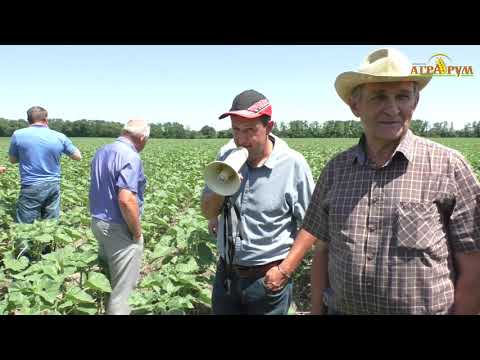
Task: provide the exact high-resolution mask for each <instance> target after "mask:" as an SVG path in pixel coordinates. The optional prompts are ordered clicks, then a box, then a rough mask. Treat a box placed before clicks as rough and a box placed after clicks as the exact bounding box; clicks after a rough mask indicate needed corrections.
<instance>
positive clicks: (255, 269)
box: [220, 258, 283, 279]
mask: <svg viewBox="0 0 480 360" xmlns="http://www.w3.org/2000/svg"><path fill="white" fill-rule="evenodd" d="M282 261H283V259H282V260H276V261H272V262H270V263H268V264H263V265H257V266H243V265H236V264H232V270H233V271H234V272H235V274H236V275H237V276H238V277H240V278H247V279H253V278H260V277H263V276H265V274H266V273H267V272H268V270H270V269H271V268H272V267H274V266H277V265H279V264H280V263H281V262H282ZM220 262H222V263H223V264H224V265H225V260H224V259H223V258H220Z"/></svg>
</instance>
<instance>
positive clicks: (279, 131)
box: [0, 118, 480, 139]
mask: <svg viewBox="0 0 480 360" xmlns="http://www.w3.org/2000/svg"><path fill="white" fill-rule="evenodd" d="M27 126H28V123H27V121H25V120H23V119H18V120H8V119H4V118H0V137H3V136H6V137H9V136H11V135H12V134H13V132H14V131H15V130H17V129H21V128H24V127H27ZM49 126H50V128H52V129H54V130H57V131H60V132H62V133H64V134H65V135H67V136H68V137H108V138H112V137H117V136H118V135H120V132H121V130H122V127H123V124H121V123H119V122H111V121H104V120H86V119H81V120H76V121H69V120H63V119H49ZM410 128H411V129H412V131H413V132H414V133H415V134H417V135H420V136H425V137H480V121H474V122H472V123H467V124H466V125H465V126H464V128H463V129H461V130H455V129H454V128H453V123H451V122H450V123H449V122H447V121H441V122H435V123H433V124H432V125H430V124H429V123H428V121H426V120H421V119H415V120H412V123H411V125H410ZM362 132H363V128H362V125H361V123H360V121H358V120H348V121H341V120H328V121H325V122H323V123H320V122H318V121H313V122H308V121H306V120H293V121H290V122H288V123H286V122H280V123H278V124H276V125H275V127H274V129H273V133H274V134H275V135H278V136H280V137H284V138H312V137H313V138H358V137H360V135H361V134H362ZM150 137H152V138H166V139H213V138H231V137H232V130H231V129H227V130H220V131H216V130H215V129H214V128H213V127H211V126H208V125H205V126H203V127H202V128H201V129H200V130H199V131H196V130H191V129H190V128H189V127H188V126H187V127H184V126H183V125H182V124H180V123H178V122H166V123H157V124H151V130H150Z"/></svg>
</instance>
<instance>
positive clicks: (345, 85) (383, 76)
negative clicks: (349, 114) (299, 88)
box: [335, 48, 432, 105]
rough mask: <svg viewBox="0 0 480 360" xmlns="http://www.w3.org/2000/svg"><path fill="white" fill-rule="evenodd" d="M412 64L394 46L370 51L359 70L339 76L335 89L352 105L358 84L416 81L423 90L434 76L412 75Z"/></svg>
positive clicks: (419, 88)
mask: <svg viewBox="0 0 480 360" xmlns="http://www.w3.org/2000/svg"><path fill="white" fill-rule="evenodd" d="M411 70H412V64H411V63H410V61H409V60H408V58H407V57H406V56H405V55H403V54H402V53H401V52H400V51H398V50H396V49H392V48H385V49H378V50H375V51H373V52H372V53H370V54H369V55H368V56H367V57H366V58H365V60H364V61H363V64H362V65H360V68H359V69H358V71H348V72H344V73H342V74H340V75H338V76H337V79H336V80H335V89H336V90H337V93H338V95H339V96H340V97H341V98H342V100H343V101H344V102H345V103H346V104H348V105H350V96H351V94H352V91H353V89H355V88H356V87H357V86H358V85H362V84H366V83H377V82H394V81H416V82H417V83H418V90H419V91H420V90H422V89H423V88H424V87H425V86H426V85H427V84H428V82H429V81H430V80H431V79H432V76H431V75H430V76H424V75H423V76H415V75H411V74H410V73H411Z"/></svg>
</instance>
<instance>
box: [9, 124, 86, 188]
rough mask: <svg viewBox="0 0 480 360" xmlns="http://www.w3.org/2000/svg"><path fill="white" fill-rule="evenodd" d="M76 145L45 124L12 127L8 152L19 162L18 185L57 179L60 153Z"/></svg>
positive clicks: (70, 153)
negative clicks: (19, 183)
mask: <svg viewBox="0 0 480 360" xmlns="http://www.w3.org/2000/svg"><path fill="white" fill-rule="evenodd" d="M76 150H77V148H76V147H75V146H74V145H73V144H72V142H71V141H70V139H69V138H68V137H66V136H65V135H64V134H62V133H60V132H58V131H55V130H51V129H50V128H48V126H45V125H30V126H29V127H28V128H24V129H19V130H17V131H15V132H14V133H13V135H12V138H11V140H10V149H9V151H8V153H9V154H10V155H11V156H15V157H16V158H17V160H18V162H19V169H20V179H21V184H22V185H34V184H40V183H45V182H53V181H60V156H61V155H62V154H66V155H68V156H70V155H72V154H73V153H74V152H75V151H76Z"/></svg>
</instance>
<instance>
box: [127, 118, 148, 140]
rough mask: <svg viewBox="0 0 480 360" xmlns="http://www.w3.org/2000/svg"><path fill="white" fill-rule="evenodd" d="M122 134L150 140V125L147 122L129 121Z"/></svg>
mask: <svg viewBox="0 0 480 360" xmlns="http://www.w3.org/2000/svg"><path fill="white" fill-rule="evenodd" d="M122 134H124V135H125V134H128V135H130V136H132V137H134V138H138V139H140V138H142V137H145V138H148V137H149V136H150V125H149V124H148V123H147V122H146V121H145V120H129V121H128V122H127V123H126V124H125V126H124V127H123V130H122Z"/></svg>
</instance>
